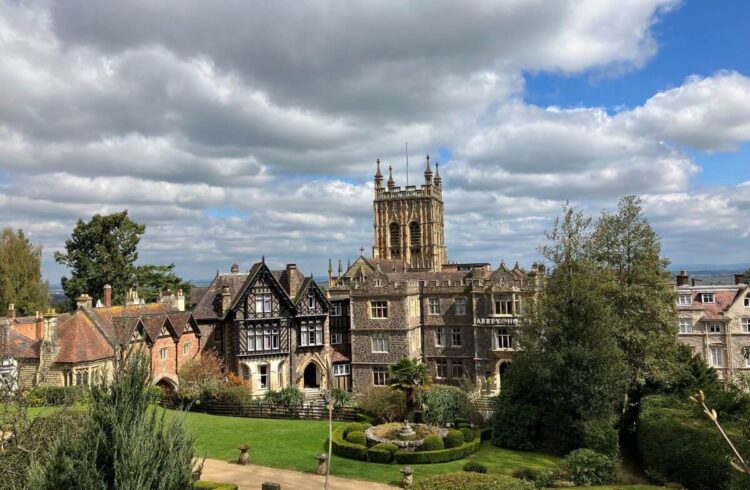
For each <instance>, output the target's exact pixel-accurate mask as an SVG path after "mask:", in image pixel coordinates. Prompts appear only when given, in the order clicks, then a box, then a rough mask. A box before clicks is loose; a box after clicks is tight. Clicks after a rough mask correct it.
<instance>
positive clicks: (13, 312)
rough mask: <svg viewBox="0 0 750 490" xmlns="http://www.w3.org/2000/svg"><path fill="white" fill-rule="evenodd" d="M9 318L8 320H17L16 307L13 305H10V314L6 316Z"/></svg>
mask: <svg viewBox="0 0 750 490" xmlns="http://www.w3.org/2000/svg"><path fill="white" fill-rule="evenodd" d="M5 316H7V317H8V320H15V319H16V305H14V304H13V303H10V304H8V313H7V314H6V315H5Z"/></svg>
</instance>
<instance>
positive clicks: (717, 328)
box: [708, 322, 721, 333]
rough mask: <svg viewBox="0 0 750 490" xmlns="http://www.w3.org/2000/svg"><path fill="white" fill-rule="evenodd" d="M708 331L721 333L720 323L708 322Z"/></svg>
mask: <svg viewBox="0 0 750 490" xmlns="http://www.w3.org/2000/svg"><path fill="white" fill-rule="evenodd" d="M708 332H709V333H721V323H718V322H711V323H709V324H708Z"/></svg>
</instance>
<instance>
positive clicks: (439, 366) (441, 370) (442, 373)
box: [435, 359, 448, 379]
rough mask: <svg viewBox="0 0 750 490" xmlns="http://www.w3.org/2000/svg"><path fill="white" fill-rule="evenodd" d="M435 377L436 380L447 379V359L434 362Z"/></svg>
mask: <svg viewBox="0 0 750 490" xmlns="http://www.w3.org/2000/svg"><path fill="white" fill-rule="evenodd" d="M435 368H436V369H435V377H436V378H438V379H441V378H447V377H448V359H436V360H435Z"/></svg>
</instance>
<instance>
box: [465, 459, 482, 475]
mask: <svg viewBox="0 0 750 490" xmlns="http://www.w3.org/2000/svg"><path fill="white" fill-rule="evenodd" d="M464 471H469V472H472V473H487V467H486V466H485V465H483V464H482V463H479V462H477V461H469V462H468V463H466V464H465V465H464Z"/></svg>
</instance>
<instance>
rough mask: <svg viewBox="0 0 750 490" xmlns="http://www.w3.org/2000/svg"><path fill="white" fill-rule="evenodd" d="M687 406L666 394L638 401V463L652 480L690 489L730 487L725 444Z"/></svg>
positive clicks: (707, 423) (715, 432) (705, 422)
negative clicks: (639, 406) (639, 408)
mask: <svg viewBox="0 0 750 490" xmlns="http://www.w3.org/2000/svg"><path fill="white" fill-rule="evenodd" d="M691 408H692V407H691V406H690V405H688V404H686V403H685V402H680V401H679V400H676V399H674V398H671V397H666V396H660V395H659V396H657V395H655V396H649V397H646V398H644V399H643V400H642V401H641V412H640V415H639V417H638V425H637V438H638V451H639V454H640V458H641V463H642V466H643V468H644V471H645V472H646V474H647V475H648V476H649V477H651V478H652V479H654V480H657V481H660V482H662V483H665V482H678V483H680V484H682V485H684V486H685V487H687V488H690V489H691V490H704V489H705V490H722V489H727V488H730V482H731V479H732V473H733V472H734V471H735V470H733V469H732V468H731V466H730V464H729V457H728V454H729V453H728V451H729V449H728V447H726V445H725V443H724V441H723V440H722V438H721V435H720V434H719V433H718V432H717V431H716V429H715V428H713V427H711V426H710V425H709V422H708V420H707V419H706V420H704V419H703V418H701V417H700V416H699V415H696V414H695V412H694V411H693V410H691Z"/></svg>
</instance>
